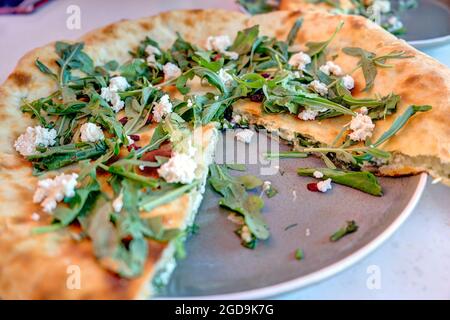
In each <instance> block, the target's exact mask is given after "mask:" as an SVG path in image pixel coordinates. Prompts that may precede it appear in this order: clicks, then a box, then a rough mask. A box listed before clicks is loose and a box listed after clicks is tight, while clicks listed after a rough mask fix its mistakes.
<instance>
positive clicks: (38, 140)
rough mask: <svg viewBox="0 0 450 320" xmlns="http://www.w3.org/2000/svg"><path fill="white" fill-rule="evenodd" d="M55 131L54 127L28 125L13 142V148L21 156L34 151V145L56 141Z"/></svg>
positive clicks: (49, 144)
mask: <svg viewBox="0 0 450 320" xmlns="http://www.w3.org/2000/svg"><path fill="white" fill-rule="evenodd" d="M56 136H57V132H56V130H55V129H47V128H43V127H41V126H36V127H34V128H33V127H28V128H27V130H26V131H25V133H23V134H21V135H20V136H19V137H18V138H17V140H16V141H15V142H14V148H15V149H16V150H17V152H19V153H20V154H21V155H23V156H30V155H32V154H35V153H36V147H37V146H42V147H48V146H53V145H54V144H55V143H56V140H55V139H56Z"/></svg>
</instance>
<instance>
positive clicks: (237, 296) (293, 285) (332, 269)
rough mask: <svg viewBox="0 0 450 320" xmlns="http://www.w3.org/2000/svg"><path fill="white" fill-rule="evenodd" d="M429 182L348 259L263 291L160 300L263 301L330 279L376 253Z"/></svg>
mask: <svg viewBox="0 0 450 320" xmlns="http://www.w3.org/2000/svg"><path fill="white" fill-rule="evenodd" d="M426 182H427V174H426V173H422V174H421V175H420V180H419V183H418V184H417V187H416V190H415V191H414V194H413V196H412V197H411V199H410V200H409V202H408V204H407V205H406V207H405V209H403V211H402V212H401V213H400V215H399V216H398V217H397V219H395V220H394V221H393V222H392V224H391V225H390V226H389V227H387V228H386V230H384V231H383V232H382V233H381V234H379V235H378V236H377V237H376V238H375V239H373V240H372V241H371V242H370V243H368V244H367V245H365V246H364V247H362V248H360V249H359V250H357V251H355V252H354V253H352V254H350V255H349V256H348V257H346V258H344V259H342V260H340V261H339V262H336V263H334V264H332V265H330V266H328V267H325V268H323V269H320V270H318V271H315V272H313V273H311V274H308V275H306V276H302V277H300V278H297V279H294V280H290V281H286V282H282V283H280V284H276V285H273V286H268V287H265V288H261V289H254V290H248V291H241V292H236V293H227V294H218V295H209V296H193V297H175V298H172V297H160V298H158V299H174V300H178V299H183V300H184V299H188V300H191V299H199V300H241V299H261V298H268V297H272V296H276V295H280V294H283V293H287V292H289V291H293V290H296V289H299V288H302V287H305V286H309V285H311V284H313V283H316V282H319V281H322V280H324V279H326V278H328V277H331V276H333V275H335V274H337V273H339V272H341V271H343V270H344V269H346V268H348V267H350V266H351V265H353V264H355V263H356V262H358V261H359V260H361V259H363V258H364V257H365V256H367V255H368V254H369V253H371V252H372V251H374V250H375V249H376V248H377V247H378V246H380V245H381V244H382V243H383V242H384V241H386V240H387V239H388V238H389V237H390V236H391V235H392V234H393V233H394V232H395V231H396V230H397V229H398V228H399V227H400V226H401V225H402V223H403V222H405V220H406V219H407V218H408V217H409V215H410V214H411V212H412V211H413V209H414V208H415V207H416V205H417V203H418V201H419V199H420V197H421V195H422V193H423V190H424V189H425V185H426Z"/></svg>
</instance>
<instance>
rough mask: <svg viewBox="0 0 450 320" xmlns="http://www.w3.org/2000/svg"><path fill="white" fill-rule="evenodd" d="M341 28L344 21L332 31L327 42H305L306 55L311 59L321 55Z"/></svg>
mask: <svg viewBox="0 0 450 320" xmlns="http://www.w3.org/2000/svg"><path fill="white" fill-rule="evenodd" d="M343 26H344V21H341V22H339V24H338V26H337V27H336V30H334V32H333V34H332V35H331V37H330V38H329V39H328V40H325V41H321V42H313V41H310V42H307V43H306V46H307V47H308V51H307V53H308V54H309V55H310V56H311V57H315V56H317V55H319V54H320V53H322V52H323V51H324V50H325V49H326V47H327V46H328V45H329V44H330V43H331V41H333V39H334V38H335V37H336V35H337V33H338V32H339V31H340V30H341V29H342V27H343Z"/></svg>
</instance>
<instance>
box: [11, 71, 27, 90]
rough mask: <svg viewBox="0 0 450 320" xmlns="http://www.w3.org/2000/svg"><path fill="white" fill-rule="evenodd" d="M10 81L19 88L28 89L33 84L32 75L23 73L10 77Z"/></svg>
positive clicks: (16, 73)
mask: <svg viewBox="0 0 450 320" xmlns="http://www.w3.org/2000/svg"><path fill="white" fill-rule="evenodd" d="M9 79H10V80H11V81H12V82H14V84H16V85H17V86H18V87H26V86H27V85H28V84H30V82H31V75H30V74H29V73H25V72H22V71H16V72H14V73H12V74H11V75H10V76H9Z"/></svg>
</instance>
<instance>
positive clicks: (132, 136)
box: [129, 134, 141, 141]
mask: <svg viewBox="0 0 450 320" xmlns="http://www.w3.org/2000/svg"><path fill="white" fill-rule="evenodd" d="M129 137H130V139H131V140H133V141H139V140H141V137H140V136H139V135H138V134H130V135H129Z"/></svg>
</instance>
